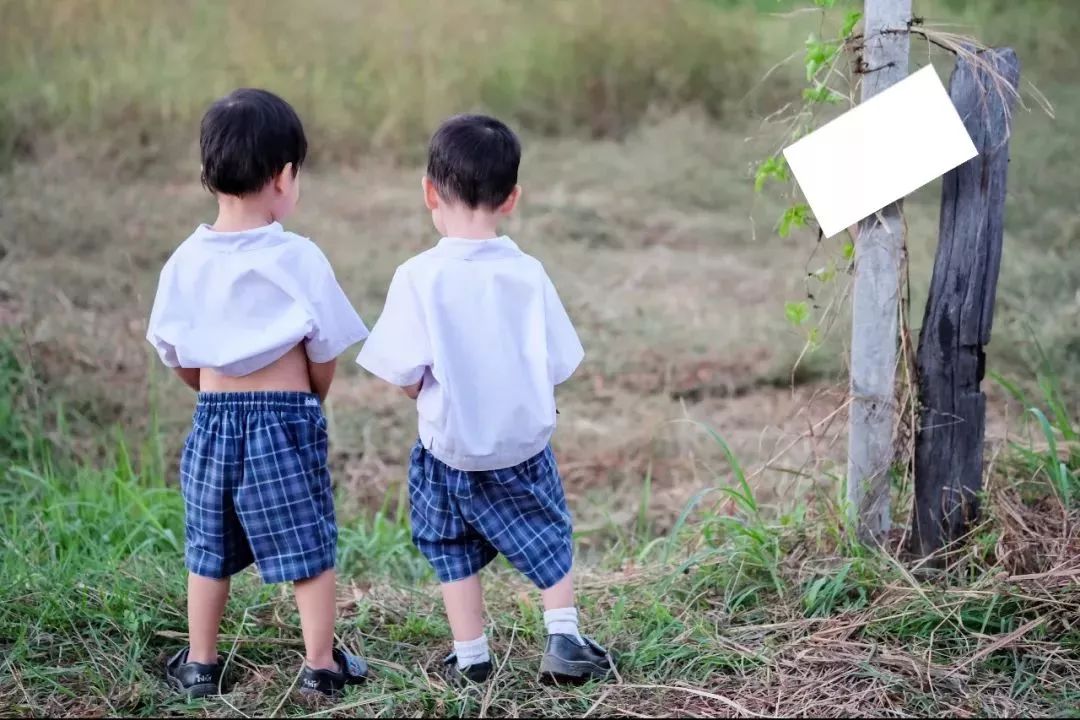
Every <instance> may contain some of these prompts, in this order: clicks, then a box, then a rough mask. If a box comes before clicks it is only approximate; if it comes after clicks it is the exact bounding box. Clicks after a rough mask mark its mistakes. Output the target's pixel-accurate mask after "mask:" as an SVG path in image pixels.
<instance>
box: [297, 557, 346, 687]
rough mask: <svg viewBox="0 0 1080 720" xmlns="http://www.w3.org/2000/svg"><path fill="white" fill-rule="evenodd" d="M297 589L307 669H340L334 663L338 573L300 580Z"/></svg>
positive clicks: (332, 572) (325, 573) (330, 571)
mask: <svg viewBox="0 0 1080 720" xmlns="http://www.w3.org/2000/svg"><path fill="white" fill-rule="evenodd" d="M294 588H295V591H296V607H297V609H299V610H300V629H301V631H302V632H303V634H304V649H305V651H306V655H307V656H306V658H305V659H306V660H307V664H308V667H310V668H313V669H315V670H334V671H337V670H339V669H340V668H338V665H337V662H335V660H334V620H335V619H336V615H337V598H336V595H335V592H336V590H337V573H336V572H335V571H334V570H327V571H326V572H324V573H322V574H321V575H316V576H315V577H313V578H308V579H307V580H299V581H297V582H296V583H295V584H294Z"/></svg>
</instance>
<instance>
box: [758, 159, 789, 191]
mask: <svg viewBox="0 0 1080 720" xmlns="http://www.w3.org/2000/svg"><path fill="white" fill-rule="evenodd" d="M790 177H791V175H790V174H789V173H788V166H787V160H785V159H784V156H783V155H773V156H772V157H771V158H768V159H766V160H765V161H764V162H763V163H761V164H760V165H758V169H757V172H756V173H755V174H754V191H755V192H761V190H762V189H763V188H764V187H765V183H766V182H768V181H769V180H770V179H772V180H780V181H785V180H788V179H790Z"/></svg>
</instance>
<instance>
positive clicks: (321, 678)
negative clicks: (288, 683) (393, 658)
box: [300, 648, 368, 697]
mask: <svg viewBox="0 0 1080 720" xmlns="http://www.w3.org/2000/svg"><path fill="white" fill-rule="evenodd" d="M334 661H335V662H336V663H337V664H338V669H337V671H336V672H335V671H334V670H315V669H314V668H310V667H308V666H307V665H305V666H304V670H303V672H302V673H301V674H300V692H301V693H302V694H304V695H312V694H314V693H321V694H323V695H327V696H330V697H333V696H334V695H337V694H338V693H340V692H341V691H342V690H344V689H345V686H346V685H359V684H360V683H362V682H364V681H365V680H367V679H368V664H367V661H366V660H364V658H362V657H360V656H359V655H350V654H349V653H347V652H345V651H344V650H341V649H339V648H334Z"/></svg>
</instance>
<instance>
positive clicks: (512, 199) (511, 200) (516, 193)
mask: <svg viewBox="0 0 1080 720" xmlns="http://www.w3.org/2000/svg"><path fill="white" fill-rule="evenodd" d="M520 199H521V186H520V185H515V186H514V189H513V190H511V191H510V194H509V195H507V196H506V199H505V200H503V204H502V205H500V206H499V210H498V212H499V214H501V215H509V214H510V213H512V212H514V208H515V207H517V204H518V200H520Z"/></svg>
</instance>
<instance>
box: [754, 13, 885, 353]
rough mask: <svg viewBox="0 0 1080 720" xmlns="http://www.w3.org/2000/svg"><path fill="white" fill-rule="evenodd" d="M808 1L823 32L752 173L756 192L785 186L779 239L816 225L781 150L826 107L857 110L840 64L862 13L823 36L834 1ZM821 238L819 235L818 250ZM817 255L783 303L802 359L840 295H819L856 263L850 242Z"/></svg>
mask: <svg viewBox="0 0 1080 720" xmlns="http://www.w3.org/2000/svg"><path fill="white" fill-rule="evenodd" d="M812 2H813V7H816V8H817V9H819V10H820V11H821V23H820V28H821V29H820V30H819V32H817V33H814V34H811V35H810V36H809V37H808V38H807V39H806V44H805V49H804V53H803V65H804V68H805V71H806V73H805V77H806V85H805V86H804V87H803V88H802V92H801V96H800V99H799V102H798V104H797V105H796V106H795V110H794V111H792V112H790V113H789V114H788V115H787V116H786V118H785V119H786V121H787V123H788V128H787V130H786V132H785V133H784V136H783V141H782V143H781V145H780V147H778V148H777V149H776V150H775V151H774V152H773V153H772V154H771V155H769V156H768V157H767V158H765V159H764V160H762V161H761V162H760V163H759V164H758V166H757V169H756V171H755V173H754V191H755V192H758V193H761V192H764V191H765V189H766V188H767V187H768V186H769V185H771V184H783V185H785V186H786V191H785V192H784V196H785V197H786V198H787V199H788V206H787V207H786V208H785V209H784V211H783V212H782V213H781V215H780V217H779V218H778V219H777V221H776V224H775V226H774V229H775V231H776V233H777V234H778V235H779V236H780V237H782V238H786V237H789V236H790V235H791V233H792V232H793V231H795V230H797V229H802V228H806V227H809V226H811V225H812V224H813V222H814V219H813V213H812V212H811V210H810V206H809V205H807V204H806V202H805V201H804V200H803V198H802V196H801V195H800V193H799V191H798V188H797V187H796V186H795V183H794V180H793V178H792V176H791V172H790V170H789V168H788V165H787V160H785V158H784V155H783V152H782V150H783V148H784V147H786V146H787V145H790V144H791V143H792V142H794V141H795V140H798V139H799V138H801V137H802V136H804V135H807V134H808V133H810V132H812V131H813V130H814V129H816V127H817V124H818V122H819V120H820V114H821V110H823V109H825V108H828V107H830V106H837V105H847V106H849V107H850V106H854V105H855V99H854V83H853V82H852V73H850V72H845V71H844V70H843V68H842V61H843V59H844V57H845V51H847V50H855V49H857V48H858V46H859V43H860V41H861V35H860V34H858V33H857V32H856V28H858V26H859V23H860V21H861V20H862V17H863V14H862V12H861V11H859V10H854V9H849V10H847V11H846V12H845V13H844V15H843V19H842V21H841V22H840V26H839V30H838V31H837V32H836V33H834V34H828V35H827V34H826V33H825V30H824V29H825V27H826V24H827V22H828V20H829V19H830V13H829V11H830V10H833V9H835V8H836V5H837V4H838V0H812ZM821 239H822V237H821V234H820V231H819V232H818V244H819V247H820V241H821ZM816 255H817V249H815V251H814V254H813V255H812V256H811V258H810V259H809V260H808V262H807V274H806V282H807V290H806V298H805V299H802V300H791V301H788V302H786V303H785V304H784V315H785V317H786V318H787V321H788V323H789V324H791V326H792V327H794V328H797V329H799V330H801V331H802V332H803V333H804V335H805V340H806V347H805V348H804V351H803V353H804V354H805V353H806V352H807V351H810V350H814V349H816V348H817V347H818V345H819V344H820V342H821V340H822V337H823V334H824V332H825V331H826V330H827V328H828V326H829V324H830V321H831V319H832V310H833V309H835V307H836V305H837V300H838V299H839V297H840V296H841V295H842V293H841V292H834V293H833V297H832V298H831V299H830V300H829V301H828V302H826V303H825V304H824V305H822V304H821V302H820V301H819V297H818V296H819V294H821V292H822V291H823V290H824V289H826V288H833V287H835V285H834V283H835V281H836V279H837V278H838V277H839V276H840V275H841V274H844V275H846V274H847V273H849V272H850V270H851V266H852V263H853V262H854V259H855V245H854V242H853V241H852V240H851V239H850V238H848V239H847V240H846V241H845V242H844V244H843V246H842V247H841V248H840V252H839V255H838V256H836V257H831V258H828V259H827V260H826V261H824V262H823V263H821V264H818V265H816V266H815V265H814V264H813V263H814V257H816ZM819 288H820V289H819ZM823 308H824V312H823V313H822V318H821V321H820V322H818V323H813V322H811V321H812V318H813V316H814V311H815V310H822V309H823ZM800 360H801V357H800Z"/></svg>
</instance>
